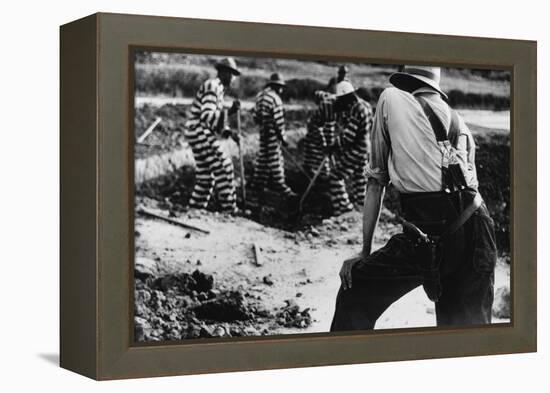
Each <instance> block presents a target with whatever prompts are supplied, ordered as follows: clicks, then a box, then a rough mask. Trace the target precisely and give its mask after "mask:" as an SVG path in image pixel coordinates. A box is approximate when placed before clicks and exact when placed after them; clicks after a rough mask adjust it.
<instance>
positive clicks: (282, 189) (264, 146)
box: [251, 86, 293, 197]
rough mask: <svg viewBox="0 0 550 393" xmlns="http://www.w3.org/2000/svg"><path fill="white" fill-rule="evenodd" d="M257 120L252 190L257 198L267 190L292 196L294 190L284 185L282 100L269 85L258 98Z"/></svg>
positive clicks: (255, 114) (255, 116) (255, 113)
mask: <svg viewBox="0 0 550 393" xmlns="http://www.w3.org/2000/svg"><path fill="white" fill-rule="evenodd" d="M254 120H255V121H256V123H257V124H258V126H259V128H260V148H259V152H258V155H257V156H256V162H255V165H254V175H253V178H252V181H251V189H252V190H253V191H254V194H255V195H256V196H258V197H261V196H263V193H264V189H265V188H266V187H269V188H270V189H272V190H274V191H276V192H278V193H280V194H282V195H291V194H292V193H293V192H292V190H291V189H290V188H289V187H288V186H287V185H286V183H285V170H284V160H283V154H282V151H281V141H282V140H283V138H284V134H285V120H284V110H283V102H282V100H281V97H279V95H278V94H277V93H276V92H275V91H274V90H273V89H271V88H270V87H269V86H268V87H266V88H265V89H264V90H262V91H261V92H260V93H259V94H258V96H257V99H256V106H255V108H254Z"/></svg>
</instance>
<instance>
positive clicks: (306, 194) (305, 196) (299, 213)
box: [298, 155, 329, 217]
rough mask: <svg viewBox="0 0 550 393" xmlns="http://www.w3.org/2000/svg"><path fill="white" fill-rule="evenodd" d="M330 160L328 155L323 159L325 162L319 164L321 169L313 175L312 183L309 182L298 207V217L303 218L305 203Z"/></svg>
mask: <svg viewBox="0 0 550 393" xmlns="http://www.w3.org/2000/svg"><path fill="white" fill-rule="evenodd" d="M328 159H329V156H328V155H326V156H324V157H323V160H322V161H321V164H319V167H318V168H317V169H316V170H315V173H314V174H313V178H312V179H311V181H310V182H309V184H308V186H307V188H306V190H305V191H304V193H303V194H302V197H301V198H300V204H299V205H298V217H301V215H302V210H303V207H304V201H305V200H306V198H307V196H308V194H309V192H310V191H311V189H312V188H313V186H314V185H315V181H316V180H317V178H318V177H319V175H320V174H321V172H323V168H324V166H325V164H326V162H327V160H328Z"/></svg>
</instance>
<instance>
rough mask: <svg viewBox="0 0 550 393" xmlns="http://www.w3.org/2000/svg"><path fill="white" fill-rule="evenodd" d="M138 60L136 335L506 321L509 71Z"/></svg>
mask: <svg viewBox="0 0 550 393" xmlns="http://www.w3.org/2000/svg"><path fill="white" fill-rule="evenodd" d="M132 55H133V62H134V63H133V69H132V71H133V75H132V83H131V89H132V90H131V92H130V93H131V94H130V95H131V97H130V99H131V101H132V108H133V112H132V115H133V132H132V133H131V134H132V135H133V141H132V143H133V156H132V159H133V173H134V198H133V203H134V223H133V224H134V244H133V245H134V271H133V287H134V293H133V311H134V313H133V336H134V342H136V343H148V342H167V341H179V340H191V339H205V338H206V339H207V338H224V339H229V338H232V337H246V336H252V337H254V336H273V335H289V334H310V333H337V332H346V331H348V332H350V331H369V330H383V329H410V328H434V327H437V328H448V327H453V328H455V327H457V328H458V327H460V328H464V327H473V326H475V327H480V326H485V325H490V324H508V323H510V321H511V317H512V316H511V312H510V302H511V300H510V299H511V293H510V271H511V266H510V91H511V73H510V71H509V70H498V69H489V68H485V69H478V68H448V67H440V66H438V65H426V64H423V65H418V64H417V65H415V64H401V65H399V64H370V63H366V62H352V61H336V60H333V59H326V60H322V59H317V60H312V59H307V60H305V59H290V58H275V57H257V56H256V57H250V56H249V57H245V56H226V55H223V54H219V53H216V54H208V53H187V52H176V51H170V52H163V51H161V50H156V49H154V48H152V49H149V48H147V49H142V48H133V49H132ZM132 93H133V94H132Z"/></svg>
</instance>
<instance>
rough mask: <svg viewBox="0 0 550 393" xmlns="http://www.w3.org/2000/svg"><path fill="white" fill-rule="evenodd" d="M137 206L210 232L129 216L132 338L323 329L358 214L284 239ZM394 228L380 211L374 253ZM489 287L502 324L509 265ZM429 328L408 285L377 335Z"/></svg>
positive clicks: (217, 219)
mask: <svg viewBox="0 0 550 393" xmlns="http://www.w3.org/2000/svg"><path fill="white" fill-rule="evenodd" d="M138 202H139V206H141V207H146V208H147V209H148V211H152V212H155V213H157V214H159V215H162V216H169V215H172V216H173V218H174V219H177V220H179V221H181V222H184V223H187V224H190V225H195V226H197V227H199V228H201V229H204V230H207V231H209V232H210V233H209V234H204V233H201V232H198V231H194V230H188V229H185V228H182V227H179V226H176V225H172V224H170V223H167V222H164V221H162V220H157V219H153V218H150V217H146V216H143V215H140V214H138V215H137V216H136V223H135V224H136V225H135V228H136V233H135V239H136V269H135V338H136V340H137V341H159V340H179V339H185V338H199V337H202V338H204V337H236V336H258V335H272V334H290V333H313V332H326V331H328V328H329V326H330V321H331V318H332V313H333V311H334V299H335V295H336V292H337V290H338V287H339V277H338V271H339V269H340V266H341V262H342V261H343V259H344V258H346V257H349V256H350V255H352V254H353V253H355V252H356V251H357V250H359V247H360V241H361V240H360V236H361V214H360V213H359V212H352V213H348V214H346V215H343V216H340V217H337V218H331V219H321V220H311V219H309V218H308V217H306V218H305V221H306V223H305V224H304V225H302V226H301V227H299V228H298V229H296V230H295V231H292V232H291V231H288V230H285V229H279V228H275V227H270V226H265V225H262V224H259V223H257V222H256V221H254V220H252V219H250V218H249V217H245V216H237V217H234V216H229V215H224V214H219V213H215V212H209V211H203V212H198V211H191V212H176V213H174V212H172V213H170V211H167V210H163V209H161V208H159V203H158V202H156V201H154V200H151V199H148V198H141V199H140V200H139V201H138ZM308 222H310V223H308ZM399 229H400V228H399V227H398V226H397V225H396V224H395V223H394V222H393V219H392V214H391V213H390V212H389V211H387V210H384V212H383V215H382V220H381V224H380V226H379V228H378V229H377V232H376V236H375V248H378V247H380V246H381V245H382V244H383V243H384V242H385V241H386V240H387V239H389V237H390V236H391V235H392V234H394V233H397V232H398V231H399ZM255 247H256V249H257V250H259V255H260V261H259V262H260V264H258V259H257V254H256V252H255V250H254V248H255ZM496 281H497V282H496V288H497V295H498V301H497V302H496V303H495V310H494V315H495V321H496V322H507V321H508V318H509V310H508V311H507V310H506V307H507V306H508V304H509V299H508V302H507V301H506V296H509V294H508V292H507V288H508V285H509V265H508V264H507V263H506V262H505V261H504V259H503V258H501V260H500V261H499V265H498V269H497V278H496ZM434 325H435V315H434V307H433V303H431V302H430V301H429V300H428V299H427V297H426V296H425V294H424V292H423V290H422V288H417V289H416V290H414V291H412V292H411V293H410V294H408V295H407V296H405V297H404V298H402V299H401V300H400V301H398V302H396V303H395V304H394V305H393V306H392V307H390V309H388V310H387V312H386V313H385V314H384V315H382V317H381V318H380V319H379V321H378V324H377V326H376V328H379V329H385V328H397V327H400V328H402V327H420V326H434Z"/></svg>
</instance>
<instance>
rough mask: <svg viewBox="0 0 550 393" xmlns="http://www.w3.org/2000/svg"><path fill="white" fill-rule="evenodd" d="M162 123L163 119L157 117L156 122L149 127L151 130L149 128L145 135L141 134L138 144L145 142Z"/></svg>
mask: <svg viewBox="0 0 550 393" xmlns="http://www.w3.org/2000/svg"><path fill="white" fill-rule="evenodd" d="M161 121H162V119H161V118H160V117H157V118H156V119H155V121H154V122H153V124H151V125H150V126H149V128H147V129H146V130H145V132H144V133H143V134H141V136H140V137H139V138H138V140H137V141H138V143H143V142H144V141H145V138H147V137H148V136H149V134H150V133H152V132H153V130H154V129H155V127H156V126H158V124H159V123H160V122H161Z"/></svg>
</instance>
